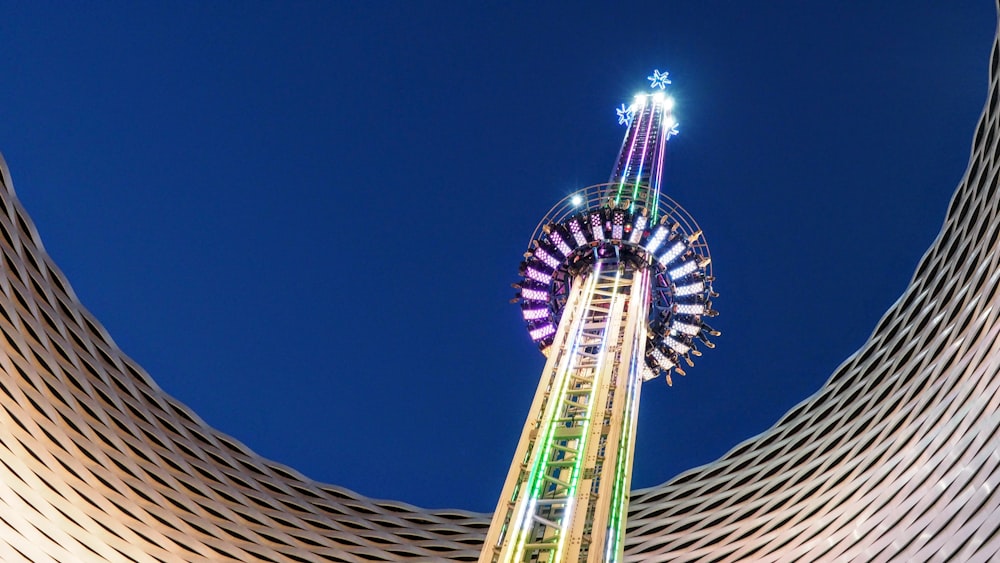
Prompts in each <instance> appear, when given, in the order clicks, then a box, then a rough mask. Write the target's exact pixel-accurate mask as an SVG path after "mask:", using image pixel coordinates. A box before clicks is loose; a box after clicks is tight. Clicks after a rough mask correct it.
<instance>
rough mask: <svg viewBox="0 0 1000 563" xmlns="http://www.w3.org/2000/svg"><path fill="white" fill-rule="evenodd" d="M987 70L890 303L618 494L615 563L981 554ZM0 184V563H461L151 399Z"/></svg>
mask: <svg viewBox="0 0 1000 563" xmlns="http://www.w3.org/2000/svg"><path fill="white" fill-rule="evenodd" d="M991 61H992V62H991V77H990V97H989V100H990V103H989V105H988V106H987V108H986V110H985V112H984V114H983V116H982V119H981V122H980V123H979V126H978V128H977V130H976V135H975V143H974V146H973V150H972V158H971V161H970V164H969V170H968V172H967V175H966V177H965V179H964V180H963V181H962V183H961V185H960V186H959V187H958V190H957V192H956V194H955V197H954V199H953V200H952V203H951V205H950V207H949V210H948V215H947V218H946V221H945V224H944V228H943V230H942V231H941V234H940V235H939V236H938V238H937V240H936V241H935V242H934V244H933V245H932V246H931V248H930V249H929V250H928V252H927V254H926V255H925V256H924V258H923V259H922V261H921V263H920V265H919V267H918V268H917V271H916V273H915V275H914V277H913V281H912V283H911V284H910V286H909V288H908V289H907V290H906V292H905V293H904V294H903V296H902V297H901V298H900V299H899V301H898V302H897V303H896V304H894V305H893V306H892V308H890V309H889V311H888V312H887V313H886V315H885V316H884V317H883V318H882V320H881V321H880V323H879V325H878V327H877V328H876V330H875V332H874V333H873V334H872V337H871V339H870V340H869V341H868V342H867V343H866V344H865V345H864V346H863V347H862V348H861V349H860V350H859V351H858V352H857V353H856V354H854V355H853V356H852V357H851V358H850V359H849V360H848V361H846V362H845V363H844V364H843V365H842V366H841V367H840V368H838V369H837V371H836V372H835V373H834V374H833V376H832V377H831V378H830V380H829V381H828V382H827V383H826V384H825V385H824V386H823V387H822V388H821V389H820V390H819V391H818V392H817V393H816V394H815V395H813V396H812V397H810V398H808V399H807V400H805V401H804V402H802V403H801V404H799V405H798V406H796V407H795V408H794V409H792V410H791V412H789V413H788V414H787V415H785V417H784V418H782V419H781V420H780V421H779V422H778V423H777V424H776V425H775V426H774V427H773V428H771V429H770V430H768V431H767V432H764V433H763V434H761V435H759V436H757V437H754V438H752V439H750V440H748V441H746V442H744V443H743V444H741V445H739V446H738V447H736V448H735V449H734V450H733V451H731V452H729V453H728V454H727V455H725V456H724V457H723V458H721V459H719V460H718V461H716V462H714V463H711V464H709V465H706V466H704V467H700V468H697V469H694V470H691V471H689V472H687V473H685V474H684V475H682V476H680V477H678V478H676V479H674V480H673V481H671V482H669V483H667V484H665V485H662V486H658V487H654V488H650V489H645V490H640V491H634V492H633V493H632V498H631V503H630V505H629V507H630V509H629V515H628V529H627V535H626V540H625V541H626V545H625V555H626V558H627V559H628V560H631V561H712V562H723V561H737V560H752V561H764V562H779V561H890V560H892V561H931V560H955V561H990V560H996V559H997V558H998V557H1000V533H998V531H1000V499H998V497H997V495H996V494H995V489H996V488H997V484H998V481H1000V469H998V468H1000V401H998V400H997V397H1000V377H997V372H998V371H1000V345H998V344H997V343H998V342H1000V320H998V315H1000V307H998V306H997V305H998V299H1000V288H998V283H1000V211H998V210H1000V194H998V191H997V187H996V186H997V184H998V180H1000V174H998V169H1000V162H998V156H1000V146H998V144H997V141H998V139H1000V127H998V111H1000V107H998V98H1000V90H998V85H997V66H998V51H997V47H996V46H994V50H993V55H992V59H991ZM0 168H2V170H3V181H2V184H3V185H2V186H0V253H2V254H3V256H2V260H3V272H2V275H0V332H2V334H3V338H0V406H2V407H3V408H2V409H0V462H2V463H0V559H2V560H4V561H80V560H88V561H96V560H106V561H143V562H147V561H148V562H154V561H219V560H228V561H280V562H293V561H298V562H301V561H351V562H354V561H398V560H402V559H415V560H421V561H444V560H454V561H474V560H476V559H477V558H478V556H479V552H480V548H481V545H482V542H483V537H484V536H485V534H486V529H487V527H488V525H489V519H488V516H487V515H483V514H473V513H469V512H464V511H460V510H425V509H420V508H416V507H412V506H408V505H406V504H402V503H398V502H391V501H375V500H370V499H367V498H365V497H362V496H360V495H358V494H355V493H352V492H350V491H347V490H344V489H342V488H340V487H335V486H329V485H322V484H318V483H315V482H313V481H310V480H309V479H306V478H305V477H303V476H302V475H300V474H298V473H296V472H295V471H292V470H290V469H288V468H285V467H283V466H281V465H279V464H276V463H273V462H270V461H267V460H264V459H262V458H260V457H259V456H257V455H256V454H254V453H253V452H251V451H249V450H247V449H246V448H245V447H244V446H242V445H240V444H239V443H238V442H236V441H235V440H233V439H231V438H228V437H226V436H225V435H223V434H221V433H220V432H218V431H216V430H213V429H212V428H211V427H209V426H208V425H206V424H205V423H204V422H202V421H201V420H199V419H198V418H197V417H196V416H194V415H192V414H191V413H190V412H189V411H188V410H187V409H186V408H185V407H184V406H182V405H180V404H179V403H178V402H177V401H176V400H174V399H172V398H171V397H169V396H168V395H166V394H165V393H164V392H163V391H161V390H160V389H159V388H158V387H157V386H156V385H155V384H154V383H153V382H152V381H151V380H150V379H149V377H148V376H147V375H146V373H145V372H144V371H143V370H142V369H141V368H140V367H138V366H137V365H136V364H135V363H134V362H133V361H131V360H130V359H129V358H128V357H126V356H125V354H123V353H122V352H121V351H120V350H119V349H118V347H117V346H116V345H115V344H114V343H113V342H112V340H111V339H110V338H109V337H108V335H107V333H106V332H105V331H104V329H102V328H101V325H100V324H99V323H98V322H97V320H96V319H94V318H93V316H91V315H90V314H89V313H88V312H87V311H86V310H85V309H84V308H83V306H82V305H81V304H80V303H79V301H78V300H77V299H76V297H75V295H74V294H73V292H72V290H71V289H70V286H69V284H68V283H67V281H66V279H65V278H64V277H63V275H62V274H61V273H60V272H59V271H58V269H57V268H56V267H55V265H54V264H53V262H52V260H51V258H50V257H49V256H48V255H47V254H46V252H45V251H44V249H43V248H42V245H41V243H40V242H39V239H38V236H37V234H36V233H35V231H34V228H33V227H32V224H31V222H30V220H29V219H28V216H27V215H26V214H25V213H24V210H23V209H22V207H21V205H20V203H19V202H18V201H17V198H16V197H15V196H14V193H13V190H12V187H11V181H10V175H9V174H8V172H7V170H6V166H5V165H3V166H0ZM633 219H634V216H633ZM623 236H624V235H623ZM532 238H533V239H537V238H538V237H537V236H536V237H532ZM647 240H648V239H647ZM624 246H625V245H624V244H623V245H622V247H624ZM536 257H537V254H536ZM563 262H564V261H563V260H560V261H559V263H560V264H562V263H563ZM566 268H567V270H566V271H567V272H568V271H569V266H566ZM555 269H556V268H555V267H553V271H555ZM675 295H676V292H675ZM542 302H543V303H546V304H548V303H550V301H542ZM553 312H554V311H553ZM758 377H766V374H765V373H763V372H762V373H761V374H759V375H758Z"/></svg>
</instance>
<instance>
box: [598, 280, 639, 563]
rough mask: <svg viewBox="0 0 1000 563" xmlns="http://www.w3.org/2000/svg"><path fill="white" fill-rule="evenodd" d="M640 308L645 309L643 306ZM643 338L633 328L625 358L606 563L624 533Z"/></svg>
mask: <svg viewBox="0 0 1000 563" xmlns="http://www.w3.org/2000/svg"><path fill="white" fill-rule="evenodd" d="M635 275H636V276H641V279H640V280H639V283H638V284H635V283H633V285H632V297H633V299H632V300H631V302H630V303H629V305H630V306H632V307H638V306H640V302H648V299H649V297H648V296H649V283H650V281H649V279H650V276H649V272H648V271H646V270H641V271H639V272H636V274H635ZM636 297H638V299H637V298H636ZM643 309H645V308H644V307H643ZM628 314H629V315H634V314H636V313H635V311H629V312H628ZM645 340H646V336H645V334H644V331H642V330H636V331H635V332H634V333H633V335H632V354H631V358H630V359H629V368H628V391H627V396H626V403H625V416H624V417H623V418H622V435H621V436H620V438H619V440H618V460H619V462H618V466H617V467H616V469H615V480H614V486H613V489H612V497H611V515H610V517H609V518H608V531H607V537H608V541H607V547H606V549H605V553H604V561H605V562H608V563H611V562H614V561H617V559H618V553H619V546H620V545H621V539H622V535H623V534H624V533H625V530H624V528H625V526H624V524H625V520H624V515H625V511H626V508H627V506H626V505H627V502H626V500H625V495H626V494H628V489H629V475H630V474H631V471H632V469H631V462H632V455H631V453H632V452H631V450H632V440H633V439H634V437H633V432H634V430H635V422H636V416H635V411H636V410H637V409H638V406H639V392H640V391H641V389H642V381H641V379H640V375H639V373H640V370H641V365H640V362H641V360H640V358H641V357H642V350H643V349H644V346H645Z"/></svg>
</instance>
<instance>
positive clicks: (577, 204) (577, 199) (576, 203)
mask: <svg viewBox="0 0 1000 563" xmlns="http://www.w3.org/2000/svg"><path fill="white" fill-rule="evenodd" d="M569 201H570V203H572V204H573V207H580V204H581V203H583V198H582V197H580V194H573V197H572V198H571V199H570V200H569Z"/></svg>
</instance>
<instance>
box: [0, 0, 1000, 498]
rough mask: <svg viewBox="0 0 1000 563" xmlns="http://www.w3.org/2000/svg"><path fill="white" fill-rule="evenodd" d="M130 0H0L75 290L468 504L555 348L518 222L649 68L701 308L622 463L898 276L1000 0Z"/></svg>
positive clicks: (114, 318)
mask: <svg viewBox="0 0 1000 563" xmlns="http://www.w3.org/2000/svg"><path fill="white" fill-rule="evenodd" d="M139 4H140V3H86V5H85V6H84V5H81V4H79V3H57V4H51V3H36V2H24V3H19V4H17V5H7V6H6V8H5V10H4V12H3V16H2V18H0V151H2V152H3V153H4V155H5V156H6V159H7V162H8V164H9V166H10V169H11V174H12V175H13V178H14V185H15V188H16V189H17V192H18V194H19V195H20V197H21V199H22V200H23V202H24V203H25V205H26V206H27V209H28V212H29V213H30V214H31V216H32V217H33V218H34V220H35V222H36V224H37V226H38V228H39V231H40V232H41V234H42V238H43V240H44V242H45V243H46V246H47V247H48V249H49V251H50V253H51V254H52V255H53V257H54V258H55V260H56V262H57V263H58V264H59V265H60V266H61V267H62V269H63V270H64V272H65V273H66V275H67V276H68V278H69V280H70V281H71V283H72V284H73V287H74V288H75V290H76V292H77V293H78V295H79V297H80V299H81V300H82V301H83V303H84V304H85V305H86V306H87V307H89V308H90V310H91V311H92V312H93V313H94V314H95V315H96V316H97V317H98V318H99V319H100V320H101V321H102V322H103V323H104V325H105V326H106V327H107V328H108V330H109V331H110V333H111V335H112V336H113V337H114V338H115V340H116V341H117V343H118V344H119V345H120V346H121V348H122V349H123V350H124V351H125V352H126V353H127V354H129V355H130V356H132V357H133V358H135V359H136V361H138V362H139V363H140V364H141V365H143V366H144V367H145V368H146V369H147V370H148V371H149V372H150V373H151V375H152V376H153V378H154V379H155V380H156V381H157V382H158V383H159V384H160V385H161V386H162V387H163V388H164V389H165V390H166V391H167V392H169V393H171V394H173V395H174V396H175V397H177V398H178V399H180V400H181V401H182V402H184V403H186V404H187V405H188V406H190V407H191V408H192V409H193V410H194V411H195V412H196V413H198V414H199V415H200V416H201V417H203V418H204V419H205V420H206V421H207V422H208V423H210V424H212V425H213V426H215V427H216V428H219V429H220V430H222V431H224V432H226V433H229V434H231V435H233V436H235V437H236V438H238V439H239V440H241V441H243V442H244V443H245V444H247V445H248V446H249V447H251V448H252V449H254V450H255V451H257V452H258V453H259V454H261V455H263V456H265V457H268V458H271V459H274V460H276V461H279V462H282V463H285V464H287V465H289V466H291V467H293V468H295V469H298V470H299V471H301V472H303V473H304V474H305V475H307V476H309V477H312V478H314V479H317V480H320V481H324V482H330V483H335V484H339V485H343V486H346V487H349V488H351V489H354V490H357V491H359V492H360V493H363V494H365V495H369V496H373V497H378V498H393V499H399V500H404V501H407V502H411V503H414V504H418V505H421V506H426V507H458V508H466V509H471V510H477V511H489V510H492V509H493V506H494V503H495V502H496V496H497V495H498V494H499V490H500V486H501V484H502V481H503V478H504V476H505V475H506V471H507V468H508V465H509V463H510V459H511V455H512V454H513V449H514V445H515V442H516V440H517V437H518V435H519V433H520V430H521V425H522V424H523V421H524V416H525V414H526V412H527V409H528V406H529V403H530V400H531V395H532V394H533V392H534V390H535V385H536V383H537V381H538V377H539V372H540V369H541V366H542V363H543V358H542V356H541V355H540V354H538V352H537V350H535V347H534V345H533V344H532V343H531V342H530V340H529V338H528V336H527V334H526V333H525V331H524V329H523V327H522V323H521V320H520V316H519V312H518V308H517V307H516V306H514V305H510V304H509V303H508V299H509V298H510V297H511V296H512V292H513V290H512V289H511V288H510V283H511V282H513V281H516V277H517V276H516V274H517V265H518V262H519V261H520V259H521V253H522V252H523V250H524V247H525V246H526V244H527V242H528V237H529V235H530V234H531V232H532V230H533V228H534V227H535V224H536V222H537V221H538V220H539V219H540V218H541V217H542V216H543V215H544V214H545V212H546V211H547V210H548V209H549V207H550V206H551V205H552V204H554V203H555V202H556V201H557V200H559V199H560V198H562V197H563V196H564V195H566V194H567V193H569V192H570V191H572V190H574V189H576V188H580V187H583V186H585V185H588V184H595V183H599V182H603V181H606V179H607V177H608V174H609V173H610V170H611V165H612V162H613V160H614V157H615V154H616V151H617V150H618V147H619V144H620V142H621V136H622V135H623V133H624V129H623V128H621V127H619V126H618V125H617V122H616V119H615V112H614V108H615V107H616V106H617V105H618V104H619V103H621V102H623V101H626V100H628V99H630V98H631V96H632V95H633V94H634V93H635V92H637V91H638V90H640V89H643V88H645V87H646V85H647V82H646V81H645V77H646V75H648V74H650V72H651V71H652V69H654V68H659V69H662V70H669V71H670V73H671V78H673V79H674V84H673V87H672V94H673V96H674V97H675V98H676V99H677V103H678V107H677V110H676V111H677V114H678V116H679V120H680V130H681V134H680V136H678V137H677V138H675V139H674V140H672V141H671V145H670V146H671V148H670V150H671V153H670V155H669V157H668V158H669V161H668V172H667V176H666V178H667V179H666V189H667V191H668V193H670V194H671V195H672V196H673V197H674V198H675V199H677V200H678V201H680V202H681V203H682V204H683V205H684V206H685V207H686V208H687V209H688V210H689V211H690V212H691V213H692V214H693V215H694V216H695V217H696V218H697V219H698V221H699V222H700V223H701V226H702V227H703V229H704V230H705V233H706V236H707V240H708V242H709V244H710V245H711V248H712V253H713V258H714V268H715V273H716V275H717V277H718V281H717V283H716V284H715V285H716V288H717V289H718V291H719V292H720V293H721V294H722V296H721V297H720V298H719V299H718V300H716V305H717V308H718V309H719V310H720V311H721V315H720V316H719V317H718V318H717V319H715V321H714V322H713V323H712V324H713V325H714V326H715V327H716V328H718V329H720V330H722V331H723V336H722V337H720V338H718V339H715V340H716V343H717V345H718V347H717V348H716V349H715V350H706V353H705V356H704V358H702V359H701V361H700V362H698V365H697V366H696V367H695V368H694V369H691V370H688V373H689V375H688V376H687V377H686V378H676V379H675V384H674V387H673V388H667V386H666V385H665V384H664V383H663V381H662V379H660V380H655V381H653V382H651V383H650V384H648V385H647V386H646V387H645V389H644V390H643V397H642V405H641V408H640V421H639V433H638V443H637V448H636V465H635V472H634V485H636V486H638V487H644V486H650V485H655V484H658V483H660V482H663V481H665V480H667V479H669V478H671V477H673V476H674V475H676V474H678V473H680V472H681V471H683V470H685V469H688V468H691V467H694V466H697V465H700V464H703V463H707V462H710V461H712V460H714V459H716V458H717V457H719V456H720V455H722V454H724V453H725V452H726V451H727V450H729V449H730V448H732V447H733V446H735V445H736V444H738V443H739V442H741V441H742V440H744V439H746V438H749V437H751V436H753V435H755V434H757V433H759V432H761V431H763V430H765V429H767V428H768V427H769V426H770V425H771V424H773V423H774V422H775V421H776V420H778V418H779V417H780V416H781V415H782V414H783V413H784V412H785V411H787V410H788V409H789V408H790V407H791V406H793V405H794V404H796V403H798V402H799V401H801V400H803V399H805V398H806V397H808V396H809V395H810V394H811V393H812V392H813V391H815V390H816V389H818V388H819V387H820V386H821V385H822V384H823V382H824V381H825V380H826V378H827V377H828V376H829V375H830V374H831V373H832V372H833V370H834V369H835V368H836V367H837V365H838V364H840V363H841V362H842V361H843V360H844V359H846V358H847V357H848V356H849V355H850V354H851V353H852V352H853V351H854V350H856V349H857V348H858V347H859V346H860V345H861V344H862V343H863V342H864V341H865V339H866V337H867V336H868V334H869V333H870V331H871V330H872V328H873V327H874V326H875V324H876V322H877V321H878V319H879V318H880V317H881V315H882V313H883V312H884V311H885V310H886V309H887V308H888V307H889V306H890V305H891V304H892V303H893V302H894V301H895V300H896V298H897V297H898V296H899V295H900V294H901V293H902V291H903V289H904V287H905V286H906V284H907V282H908V280H909V278H910V276H911V274H912V272H913V269H914V267H915V266H916V264H917V261H918V259H919V258H920V256H921V255H922V253H923V251H924V250H925V249H926V248H927V247H928V246H929V244H930V243H931V241H932V240H933V238H934V237H935V236H936V234H937V232H938V229H939V227H940V224H941V221H942V219H943V217H944V212H945V209H946V206H947V203H948V201H949V198H950V197H951V193H952V191H953V189H954V188H955V186H956V185H957V183H958V182H959V180H960V179H961V177H962V174H963V172H964V171H965V165H966V162H967V160H968V149H969V146H970V143H971V139H972V133H973V128H974V126H975V123H976V119H977V118H978V116H979V114H980V110H981V109H982V106H983V103H984V101H985V95H986V87H987V84H986V80H987V64H988V57H989V51H990V46H991V39H992V36H993V31H994V26H995V22H996V16H995V12H994V5H993V3H992V2H990V1H989V0H975V1H973V0H958V1H949V2H941V1H937V2H931V1H929V0H918V1H914V0H907V1H896V2H889V1H886V2H850V3H848V2H819V1H814V2H802V1H792V0H788V1H774V2H736V1H732V2H721V1H706V2H681V1H656V2H647V3H640V4H630V5H628V6H619V5H612V3H610V2H609V3H606V4H597V3H594V4H590V5H587V6H585V7H569V6H570V5H569V4H567V6H564V7H554V6H552V5H551V4H550V3H542V4H541V5H536V4H534V3H518V4H513V5H511V4H509V3H504V2H496V3H490V4H489V5H487V6H485V7H484V6H480V5H478V4H479V3H471V2H470V3H465V2H454V3H444V2H441V3H438V2H434V3H426V2H399V3H386V4H382V3H375V2H363V3H356V4H355V3H349V2H328V3H320V2H309V3H282V4H280V5H279V4H277V3H275V4H258V3H250V2H246V3H222V2H215V3H195V2H164V3H158V4H157V3H141V5H139ZM473 4H476V5H477V7H471V6H472V5H473ZM868 4H875V5H876V6H874V7H872V6H869V5H868Z"/></svg>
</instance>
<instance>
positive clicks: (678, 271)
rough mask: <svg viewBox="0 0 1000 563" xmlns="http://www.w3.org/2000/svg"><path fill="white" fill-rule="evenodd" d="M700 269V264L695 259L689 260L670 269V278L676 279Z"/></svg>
mask: <svg viewBox="0 0 1000 563" xmlns="http://www.w3.org/2000/svg"><path fill="white" fill-rule="evenodd" d="M697 269H698V264H697V263H695V261H694V260H688V261H687V262H685V263H684V264H683V265H681V266H678V267H676V268H674V269H673V270H670V279H672V280H676V279H678V278H683V277H684V276H686V275H688V274H690V273H691V272H693V271H695V270H697Z"/></svg>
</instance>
